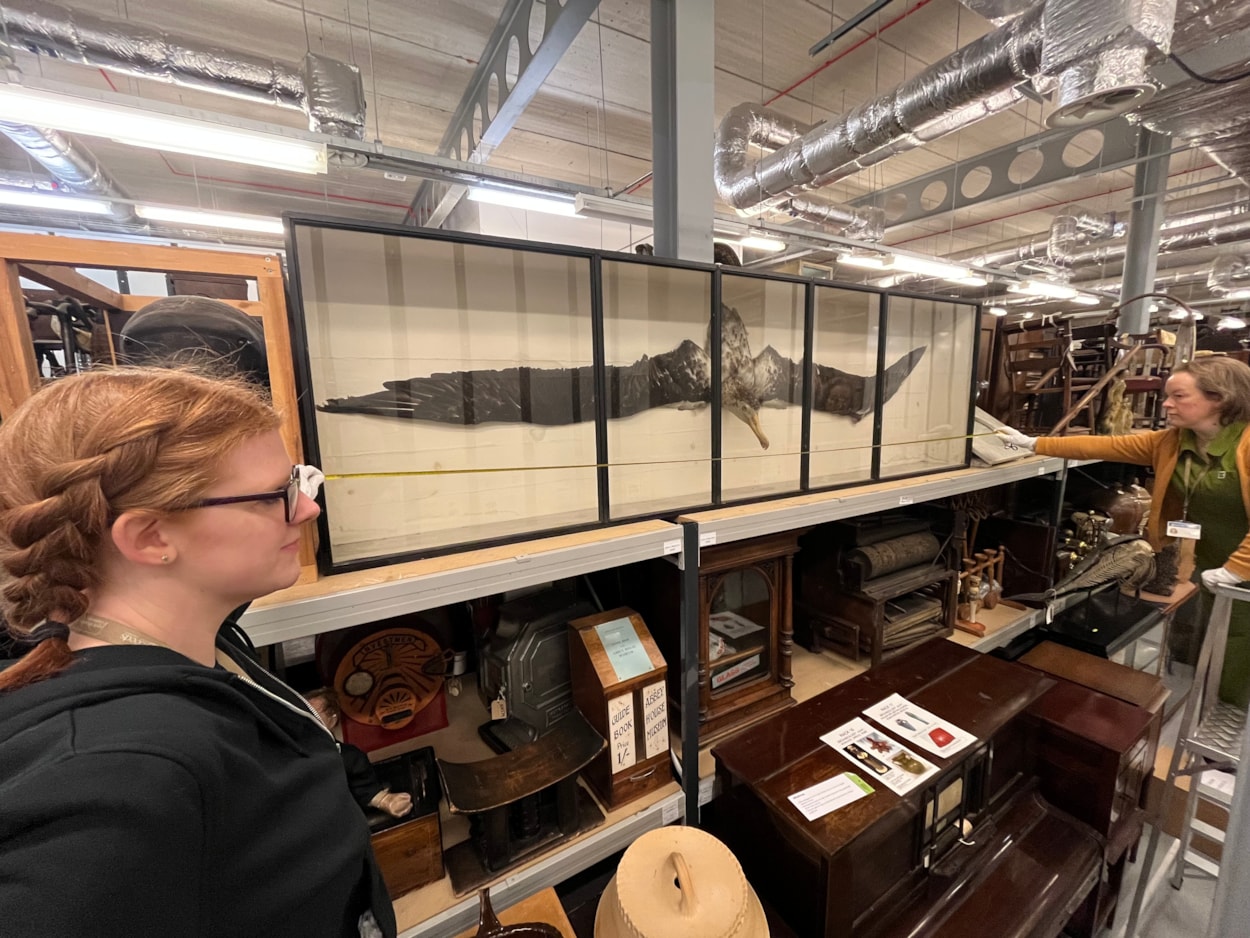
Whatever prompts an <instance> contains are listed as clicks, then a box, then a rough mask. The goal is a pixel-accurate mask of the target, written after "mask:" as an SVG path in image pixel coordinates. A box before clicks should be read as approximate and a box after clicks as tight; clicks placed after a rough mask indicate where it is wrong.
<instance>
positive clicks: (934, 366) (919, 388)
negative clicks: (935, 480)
mask: <svg viewBox="0 0 1250 938" xmlns="http://www.w3.org/2000/svg"><path fill="white" fill-rule="evenodd" d="M889 304H890V305H889V309H888V312H887V320H888V321H887V325H886V332H887V335H886V345H885V360H886V362H887V363H890V362H896V361H899V360H900V359H904V360H905V358H906V356H907V355H908V354H909V353H912V352H913V351H915V350H917V349H924V353H923V355H921V357H920V360H919V361H918V362H917V363H916V366H915V370H914V371H913V372H912V374H911V375H910V377H908V378H907V380H905V381H904V382H903V383H902V384H901V386H900V387H899V389H898V391H897V393H895V394H894V396H893V397H889V398H888V399H887V401H886V404H885V408H884V410H883V413H882V429H881V476H882V478H889V477H891V476H898V475H907V474H910V473H915V472H924V471H928V470H935V469H946V468H951V467H955V466H963V465H965V464H966V453H967V445H968V408H969V406H970V404H969V401H970V400H971V395H972V346H973V343H974V342H975V334H976V327H977V316H976V308H975V307H972V306H963V305H960V304H956V303H945V302H942V301H940V300H927V299H913V298H910V297H900V296H892V297H890V299H889ZM888 377H889V373H888V372H887V379H888Z"/></svg>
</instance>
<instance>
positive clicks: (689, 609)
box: [670, 521, 699, 825]
mask: <svg viewBox="0 0 1250 938" xmlns="http://www.w3.org/2000/svg"><path fill="white" fill-rule="evenodd" d="M681 529H682V530H681V620H680V621H681V640H680V648H681V661H679V662H677V667H678V668H680V669H681V701H680V703H681V727H680V729H681V790H682V793H683V794H684V795H685V797H686V823H687V824H692V825H697V824H698V823H699V524H698V522H697V521H683V522H682V523H681ZM670 667H671V665H670Z"/></svg>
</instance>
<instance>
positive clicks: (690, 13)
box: [651, 0, 716, 262]
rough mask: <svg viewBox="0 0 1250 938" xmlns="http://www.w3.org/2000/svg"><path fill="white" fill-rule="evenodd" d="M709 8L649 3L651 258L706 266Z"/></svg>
mask: <svg viewBox="0 0 1250 938" xmlns="http://www.w3.org/2000/svg"><path fill="white" fill-rule="evenodd" d="M715 14H716V4H715V0H681V3H680V4H678V2H677V0H651V166H652V171H653V172H654V177H653V182H652V190H653V192H654V198H653V200H652V217H653V224H654V228H655V232H654V234H655V253H656V255H657V256H658V257H674V258H681V259H682V260H688V261H702V262H708V261H711V259H712V220H713V211H712V206H713V205H714V204H715V201H716V188H715V185H714V183H713V181H712V173H711V166H712V148H713V143H714V140H715V136H716V127H715V117H714V115H715V113H716V109H715V104H716V101H715V94H714V80H715V71H714V65H715V56H714V53H715V42H714V38H715V37H714V36H713V32H714V31H713V30H712V29H710V28H709V24H710V23H713V22H714V21H715V18H716V17H715Z"/></svg>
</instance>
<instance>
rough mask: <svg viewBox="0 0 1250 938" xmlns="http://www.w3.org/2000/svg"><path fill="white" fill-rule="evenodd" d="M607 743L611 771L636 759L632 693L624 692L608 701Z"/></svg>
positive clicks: (623, 766)
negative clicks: (610, 754)
mask: <svg viewBox="0 0 1250 938" xmlns="http://www.w3.org/2000/svg"><path fill="white" fill-rule="evenodd" d="M608 736H609V737H610V738H609V740H608V743H609V745H610V747H611V749H610V752H611V753H612V773H613V774H616V773H617V772H620V771H621V770H622V769H627V768H629V767H630V766H631V765H633V764H634V763H635V762H637V761H638V757H637V754H636V753H635V751H634V695H633V694H624V695H622V696H620V697H613V698H612V699H611V700H609V701H608Z"/></svg>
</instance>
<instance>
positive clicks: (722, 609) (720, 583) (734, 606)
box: [708, 567, 772, 694]
mask: <svg viewBox="0 0 1250 938" xmlns="http://www.w3.org/2000/svg"><path fill="white" fill-rule="evenodd" d="M713 589H714V593H713V595H712V603H711V606H710V614H709V616H708V674H709V679H710V681H711V684H712V693H713V694H718V693H721V692H723V691H729V690H734V689H737V688H738V687H739V686H741V685H743V684H746V683H748V682H750V681H753V680H755V679H756V678H759V677H764V676H766V675H769V674H771V673H772V629H771V627H770V625H771V616H770V612H771V610H772V602H771V597H772V591H771V590H770V589H769V587H768V579H767V578H766V577H765V576H764V574H763V573H761V572H760V571H759V570H756V569H755V568H753V567H748V568H747V569H745V570H734V571H733V572H731V573H726V574H725V575H724V576H722V577H720V578H719V579H718V580H717V581H716V585H715V586H714V587H713Z"/></svg>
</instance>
